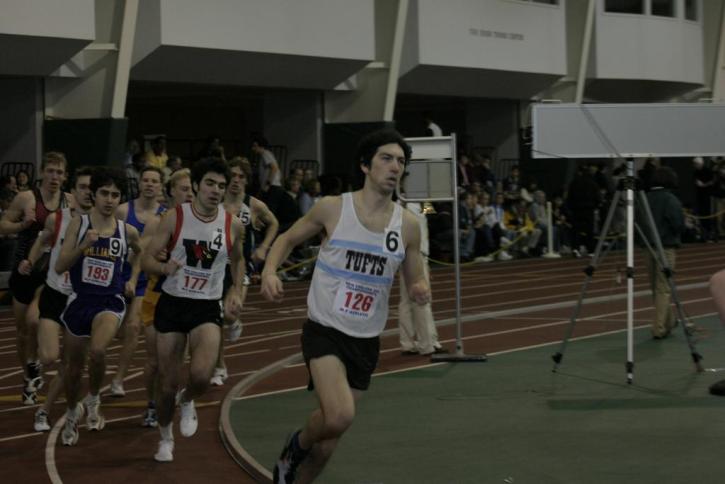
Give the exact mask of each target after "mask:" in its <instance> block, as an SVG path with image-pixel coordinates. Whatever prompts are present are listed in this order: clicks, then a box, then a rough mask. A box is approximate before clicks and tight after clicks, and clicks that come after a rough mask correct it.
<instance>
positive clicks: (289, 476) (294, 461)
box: [272, 430, 310, 484]
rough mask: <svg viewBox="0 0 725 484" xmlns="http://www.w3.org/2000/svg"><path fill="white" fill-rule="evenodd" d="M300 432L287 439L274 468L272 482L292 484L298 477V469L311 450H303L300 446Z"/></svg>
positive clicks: (275, 483)
mask: <svg viewBox="0 0 725 484" xmlns="http://www.w3.org/2000/svg"><path fill="white" fill-rule="evenodd" d="M300 432H301V431H300V430H298V431H297V432H295V433H293V434H291V435H290V436H289V437H288V438H287V442H286V443H285V446H284V448H283V449H282V454H281V455H280V456H279V460H278V461H277V463H276V464H275V466H274V475H273V477H274V478H273V479H272V482H274V484H292V483H293V482H295V478H296V476H297V468H298V467H299V466H300V464H301V463H302V461H303V460H305V457H307V454H309V453H310V451H309V450H302V449H301V448H300V446H299V440H298V439H299V434H300Z"/></svg>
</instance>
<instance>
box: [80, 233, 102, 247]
mask: <svg viewBox="0 0 725 484" xmlns="http://www.w3.org/2000/svg"><path fill="white" fill-rule="evenodd" d="M97 241H98V231H97V230H96V229H88V232H86V235H85V236H84V237H83V241H82V242H81V244H80V246H79V247H80V248H81V249H87V248H88V247H90V246H92V245H93V244H95V243H96V242H97Z"/></svg>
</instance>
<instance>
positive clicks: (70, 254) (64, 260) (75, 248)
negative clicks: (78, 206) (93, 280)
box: [55, 217, 98, 274]
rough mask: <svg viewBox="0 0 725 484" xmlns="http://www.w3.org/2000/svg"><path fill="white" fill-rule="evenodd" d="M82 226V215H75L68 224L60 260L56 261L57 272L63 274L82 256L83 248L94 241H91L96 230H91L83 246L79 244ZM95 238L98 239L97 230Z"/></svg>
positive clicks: (59, 256)
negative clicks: (79, 231) (79, 232)
mask: <svg viewBox="0 0 725 484" xmlns="http://www.w3.org/2000/svg"><path fill="white" fill-rule="evenodd" d="M80 226H81V218H80V217H73V219H72V220H71V221H70V223H69V224H68V228H67V229H66V232H65V239H64V240H63V245H62V246H61V248H60V254H59V255H58V260H57V261H56V262H55V272H57V273H58V274H63V273H64V272H65V271H67V270H68V269H70V268H71V267H72V266H73V264H75V262H76V261H77V260H78V258H79V257H80V256H81V254H83V250H84V249H85V248H86V247H88V246H90V244H92V243H93V242H91V240H92V238H93V235H92V234H91V232H95V231H93V230H89V231H88V232H87V233H86V236H85V237H84V238H83V242H84V244H83V246H81V245H80V244H78V230H79V229H80ZM89 235H90V237H89ZM95 238H96V240H98V233H97V232H95ZM89 242H90V243H89Z"/></svg>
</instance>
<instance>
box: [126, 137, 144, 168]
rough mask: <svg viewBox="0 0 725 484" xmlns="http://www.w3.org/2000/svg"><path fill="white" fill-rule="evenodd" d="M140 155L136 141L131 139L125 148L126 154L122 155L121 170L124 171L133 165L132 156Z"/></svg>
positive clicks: (139, 148)
mask: <svg viewBox="0 0 725 484" xmlns="http://www.w3.org/2000/svg"><path fill="white" fill-rule="evenodd" d="M138 153H141V147H140V146H139V145H138V141H136V140H135V139H132V140H130V141H129V142H128V146H126V152H125V153H124V154H123V168H124V169H126V168H128V167H129V166H131V164H132V163H133V157H134V155H137V154H138Z"/></svg>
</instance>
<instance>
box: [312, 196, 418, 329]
mask: <svg viewBox="0 0 725 484" xmlns="http://www.w3.org/2000/svg"><path fill="white" fill-rule="evenodd" d="M402 229H403V209H402V207H401V206H400V205H398V204H395V206H394V209H393V215H392V217H391V218H390V221H389V222H388V225H387V227H386V228H385V231H384V232H379V233H378V232H371V231H369V230H368V229H366V228H365V227H364V226H363V225H362V224H361V223H360V221H359V220H358V218H357V214H356V213H355V207H354V204H353V200H352V193H343V194H342V211H341V212H340V219H339V220H338V221H337V226H336V227H335V231H334V232H333V234H332V235H331V237H330V238H329V240H327V241H326V242H325V243H324V244H323V245H322V246H321V247H320V253H319V254H318V256H317V263H316V264H315V272H314V274H313V276H312V284H311V285H310V291H309V293H308V295H307V306H308V308H309V310H308V316H309V318H310V319H311V320H312V321H315V322H317V323H319V324H321V325H323V326H329V327H332V328H335V329H337V330H338V331H341V332H343V333H345V334H347V335H349V336H354V337H357V338H371V337H375V336H378V335H379V334H380V333H381V332H382V331H383V329H384V328H385V322H386V321H387V319H388V297H389V296H390V286H392V284H393V279H394V277H395V272H396V271H397V270H398V267H399V266H400V263H401V262H402V261H403V259H405V245H404V243H403V240H402V235H401V234H402Z"/></svg>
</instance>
